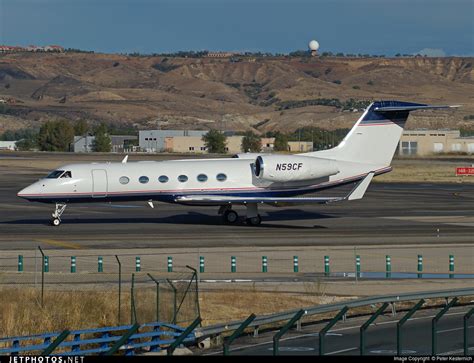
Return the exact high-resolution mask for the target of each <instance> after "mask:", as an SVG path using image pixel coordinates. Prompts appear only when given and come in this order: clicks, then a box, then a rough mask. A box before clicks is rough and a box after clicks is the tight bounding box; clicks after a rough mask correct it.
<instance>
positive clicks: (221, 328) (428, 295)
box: [197, 288, 474, 337]
mask: <svg viewBox="0 0 474 363" xmlns="http://www.w3.org/2000/svg"><path fill="white" fill-rule="evenodd" d="M458 296H474V288H466V289H455V290H440V291H427V292H418V293H405V294H398V295H383V296H375V297H370V298H362V299H357V300H351V301H345V302H341V303H335V304H326V305H316V306H311V307H307V308H304V310H305V311H306V314H305V315H306V316H312V315H316V314H324V313H329V312H332V311H339V310H341V309H342V308H343V307H345V306H347V307H348V308H350V309H352V308H357V307H361V306H366V305H374V304H383V303H385V302H387V303H389V304H392V305H394V304H396V303H398V302H404V301H413V300H420V299H425V300H428V299H436V298H447V297H453V298H454V297H458ZM298 311H299V309H297V310H289V311H284V312H280V313H276V314H270V315H264V316H258V317H257V318H255V320H254V321H253V322H252V323H251V324H250V325H249V326H251V327H257V326H258V327H261V326H263V325H270V324H275V323H278V322H281V321H284V320H288V319H291V317H292V316H293V315H295V314H296V313H297V312H298ZM241 324H242V320H239V321H232V322H226V323H223V324H215V325H209V326H206V327H205V328H199V329H197V331H198V332H199V334H200V335H201V336H203V337H206V336H211V335H216V334H221V333H224V332H229V331H233V330H235V329H237V328H238V327H239V326H240V325H241Z"/></svg>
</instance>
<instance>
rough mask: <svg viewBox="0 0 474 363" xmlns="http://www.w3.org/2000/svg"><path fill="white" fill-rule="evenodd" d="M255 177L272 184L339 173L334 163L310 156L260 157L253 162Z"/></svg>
mask: <svg viewBox="0 0 474 363" xmlns="http://www.w3.org/2000/svg"><path fill="white" fill-rule="evenodd" d="M254 173H255V176H256V177H257V178H259V179H264V180H268V181H274V182H291V181H300V180H311V179H317V178H321V177H325V176H330V175H334V174H337V173H339V169H338V167H337V165H336V162H334V161H333V160H329V159H321V158H316V157H311V156H298V155H268V156H264V155H260V156H258V157H257V159H256V160H255V166H254Z"/></svg>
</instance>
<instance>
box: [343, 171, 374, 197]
mask: <svg viewBox="0 0 474 363" xmlns="http://www.w3.org/2000/svg"><path fill="white" fill-rule="evenodd" d="M374 174H375V173H374V172H373V171H371V172H370V173H369V174H367V175H366V176H365V178H364V179H362V181H361V182H360V183H359V184H357V185H356V187H355V188H354V189H352V191H351V192H350V193H349V195H348V196H347V197H346V198H347V200H357V199H362V197H363V196H364V194H365V191H366V190H367V188H368V187H369V184H370V182H371V181H372V178H373V177H374Z"/></svg>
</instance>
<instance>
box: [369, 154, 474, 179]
mask: <svg viewBox="0 0 474 363" xmlns="http://www.w3.org/2000/svg"><path fill="white" fill-rule="evenodd" d="M466 164H469V163H466V162H463V161H460V162H458V163H454V162H446V161H443V160H442V159H439V160H436V161H433V160H423V159H419V160H418V159H417V160H394V161H393V163H392V166H393V170H392V171H391V172H390V173H387V174H383V175H380V176H377V178H374V181H375V182H380V183H387V182H388V183H407V182H425V183H474V177H472V176H465V177H459V176H456V175H455V168H456V166H461V165H466Z"/></svg>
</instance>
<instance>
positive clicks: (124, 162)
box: [122, 155, 128, 164]
mask: <svg viewBox="0 0 474 363" xmlns="http://www.w3.org/2000/svg"><path fill="white" fill-rule="evenodd" d="M127 160H128V155H125V157H124V158H123V160H122V164H126V163H127Z"/></svg>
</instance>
